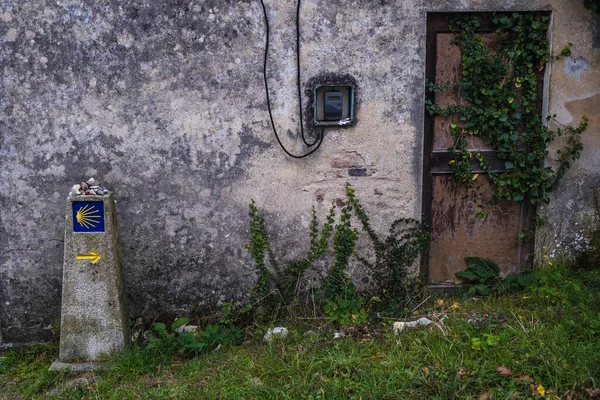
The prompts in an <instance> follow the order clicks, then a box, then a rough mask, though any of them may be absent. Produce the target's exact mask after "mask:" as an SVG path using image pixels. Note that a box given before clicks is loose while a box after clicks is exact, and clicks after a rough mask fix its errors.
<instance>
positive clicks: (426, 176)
mask: <svg viewBox="0 0 600 400" xmlns="http://www.w3.org/2000/svg"><path fill="white" fill-rule="evenodd" d="M527 12H531V11H527ZM459 13H469V12H459ZM452 14H455V13H448V12H428V13H427V17H426V23H427V28H426V49H425V51H426V57H425V78H426V80H427V81H429V82H433V83H435V77H436V67H437V65H436V61H437V34H438V33H452V31H451V30H450V29H449V26H448V20H447V18H448V16H450V15H452ZM477 14H479V15H481V16H482V20H481V28H480V31H481V32H482V33H486V32H494V31H495V25H494V23H493V22H492V21H491V19H490V18H489V17H488V15H489V14H491V13H489V12H480V13H479V12H478V13H477ZM537 14H539V15H540V16H541V15H549V14H550V12H547V11H546V12H544V11H540V12H537ZM549 29H550V28H549ZM547 69H548V65H547V63H546V65H545V68H543V70H542V71H538V73H537V76H538V85H537V103H536V109H537V112H538V113H539V114H540V118H541V117H542V116H543V113H542V110H543V95H544V87H545V85H544V83H545V82H544V77H545V74H546V72H547ZM425 100H431V101H432V103H433V104H435V92H430V91H428V90H427V89H426V88H425ZM434 121H435V116H430V115H429V113H428V112H427V110H425V112H424V129H423V133H424V138H423V174H422V176H423V182H422V196H421V201H422V202H421V210H422V213H423V223H424V224H425V226H426V228H427V230H428V231H429V233H430V234H431V232H432V222H433V213H432V197H433V172H435V173H437V174H450V173H451V169H450V167H449V166H448V162H449V161H450V160H451V159H452V156H451V154H450V153H449V152H446V153H441V152H438V153H433V139H434V137H433V135H434ZM482 153H483V154H484V156H485V158H486V161H487V162H488V165H489V166H490V169H491V170H492V171H494V172H501V171H504V161H503V160H500V159H499V158H498V157H497V156H496V154H495V152H494V151H482ZM542 164H543V160H542V162H541V163H540V165H542ZM471 165H472V169H473V172H474V173H485V172H484V171H483V170H482V168H481V166H480V165H479V163H478V162H477V161H476V160H475V159H473V161H472V164H471ZM535 215H536V206H535V205H533V204H532V203H531V200H530V198H529V196H525V199H524V200H523V201H522V202H521V207H520V226H519V233H522V232H523V231H524V230H528V231H529V232H531V236H532V238H531V239H530V240H529V241H527V242H526V243H519V244H518V255H517V272H521V271H524V270H526V269H528V267H530V266H531V264H532V262H533V251H534V240H533V235H534V234H535V231H534V228H535V226H534V225H535V224H534V221H533V219H534V218H535ZM419 269H420V274H421V276H422V277H423V278H424V279H425V282H426V283H427V284H428V285H429V286H430V287H432V288H436V287H437V288H440V289H443V288H445V287H449V286H450V287H460V286H461V285H460V284H451V285H448V284H443V283H437V284H430V283H429V282H428V278H429V269H430V265H429V249H427V250H426V251H425V252H424V253H423V256H422V257H421V261H420V268H419Z"/></svg>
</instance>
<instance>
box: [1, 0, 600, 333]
mask: <svg viewBox="0 0 600 400" xmlns="http://www.w3.org/2000/svg"><path fill="white" fill-rule="evenodd" d="M582 2H583V1H582V0H581V1H579V0H574V1H569V2H567V3H569V4H563V3H565V2H563V1H560V0H553V1H545V2H544V1H516V0H515V1H505V2H502V5H498V4H497V2H494V1H486V0H479V1H477V0H445V1H443V0H428V1H425V0H406V1H401V0H396V1H393V0H378V1H373V0H369V1H367V0H349V1H341V0H335V1H331V0H304V1H303V5H302V20H301V26H302V35H303V38H302V52H301V65H302V76H303V84H304V86H305V87H307V86H308V82H310V81H311V79H312V80H314V79H316V77H319V76H323V75H326V74H347V75H350V76H351V77H352V78H354V79H355V80H356V82H357V99H356V101H357V115H356V119H357V123H356V125H355V126H354V127H351V128H346V129H337V130H331V131H329V132H327V135H326V137H325V140H324V141H323V145H322V147H321V149H320V150H319V151H318V152H317V153H315V154H314V155H313V156H311V157H309V158H308V159H303V160H295V159H291V158H289V157H287V156H285V154H284V153H283V152H282V150H281V149H280V148H279V146H278V145H277V143H276V141H275V138H274V137H273V133H272V131H271V127H270V124H269V121H268V114H267V111H266V100H265V95H264V87H263V80H262V57H263V50H264V24H263V16H262V10H261V6H260V2H259V1H258V0H248V1H242V0H226V1H216V0H199V1H182V0H168V1H163V2H153V1H147V0H145V1H144V0H134V1H129V2H119V1H116V0H95V1H92V0H85V1H81V0H77V1H73V0H64V1H60V2H48V3H45V2H25V1H10V0H9V1H4V2H2V3H1V4H0V66H1V73H2V91H0V114H1V115H0V163H1V164H0V167H1V168H0V330H1V332H0V337H1V338H3V339H2V340H4V342H5V343H6V342H26V341H31V340H43V339H48V338H49V337H51V335H52V330H53V328H54V326H55V325H56V323H57V321H58V318H59V312H60V289H61V270H62V258H63V235H64V215H63V210H64V201H65V197H66V195H67V193H68V191H69V189H70V187H71V185H72V184H74V183H76V182H79V181H81V180H82V179H84V178H89V177H91V176H93V177H95V178H96V179H97V180H99V181H100V182H101V183H102V184H103V185H104V186H106V187H108V188H109V189H111V190H113V191H114V192H115V197H116V199H117V214H118V221H119V227H120V236H121V247H122V254H123V269H124V274H125V280H126V286H127V288H126V289H127V293H128V297H129V305H130V315H131V316H139V315H145V316H149V315H156V314H159V313H162V312H176V311H177V310H182V309H189V308H191V307H200V309H206V310H208V309H211V308H214V307H215V306H216V305H218V304H219V302H221V301H224V300H227V299H232V298H241V297H243V296H244V295H245V293H246V288H247V287H248V286H250V285H252V284H253V282H254V280H255V278H256V277H255V275H254V272H253V267H252V264H251V260H250V258H249V256H248V254H247V252H246V250H245V248H244V245H245V243H246V242H247V240H248V228H247V222H248V217H247V205H248V203H249V201H250V198H254V199H255V200H256V202H257V204H258V206H259V207H260V208H261V209H262V210H263V211H264V212H265V214H266V222H267V226H268V228H269V230H270V233H271V236H272V241H273V243H274V244H275V246H276V251H277V253H278V254H279V255H280V257H281V258H283V259H291V258H293V257H297V256H299V255H301V254H302V253H303V252H305V251H306V248H307V245H308V243H307V242H308V234H307V233H308V224H309V222H310V213H311V211H310V210H311V206H312V205H314V206H315V207H316V208H317V211H318V213H319V215H321V216H323V215H324V214H325V213H326V211H327V209H328V208H329V204H330V203H331V201H335V200H336V199H341V198H343V197H344V184H345V182H346V181H347V180H348V181H350V182H351V183H352V184H353V185H354V186H355V188H356V191H357V195H358V196H359V197H360V198H361V200H362V201H363V203H364V206H365V208H366V209H367V210H368V211H369V212H370V215H371V216H372V220H373V223H374V226H375V228H376V229H377V230H378V231H380V232H382V233H383V232H385V231H386V230H387V228H388V227H389V223H390V222H391V221H392V220H393V219H395V218H399V217H419V216H420V213H421V181H422V139H423V109H424V106H423V98H424V68H425V20H426V13H427V12H428V11H432V12H433V11H435V12H437V11H490V10H517V11H518V10H554V11H555V13H554V26H553V32H552V35H553V51H554V52H555V53H556V52H560V49H561V48H562V47H563V46H564V45H565V44H566V42H569V41H570V42H573V43H574V46H573V57H572V59H571V60H567V59H562V60H560V61H554V60H553V61H552V64H553V65H552V77H551V79H552V81H551V83H550V93H549V95H550V106H549V107H550V113H556V114H559V120H560V121H561V122H564V123H573V121H577V120H578V118H579V117H580V115H581V114H582V113H584V112H586V113H588V116H590V117H592V115H591V113H592V111H593V110H595V109H596V110H597V109H598V107H597V106H598V96H599V94H598V93H599V92H598V90H599V89H598V88H599V87H600V85H599V84H598V80H599V73H598V61H599V60H598V57H599V55H598V54H599V53H598V43H599V42H600V40H598V37H597V36H598V31H599V28H598V19H596V20H594V18H593V16H592V15H591V13H590V12H587V11H586V10H584V9H583V6H582V4H580V3H582ZM265 3H266V5H267V8H268V12H269V18H270V24H271V35H272V36H271V53H270V57H269V66H268V75H269V83H270V93H271V100H272V108H273V114H274V118H275V121H276V125H277V128H278V131H279V132H280V135H281V139H282V141H283V142H284V143H285V145H286V146H287V147H288V148H289V149H290V150H291V151H293V152H295V153H302V152H303V151H304V149H303V148H302V147H301V146H300V145H299V142H300V137H299V133H298V122H299V117H298V112H297V110H298V103H297V98H296V87H295V79H296V69H295V25H294V24H295V2H293V1H284V0H265ZM571 3H572V4H571ZM594 35H595V36H594ZM567 63H571V64H577V65H575V66H574V65H571V67H565V66H566V65H567ZM565 68H566V69H565ZM310 102H311V99H309V98H308V97H306V96H304V98H303V107H304V109H306V108H307V107H310V105H309V103H310ZM304 122H305V125H308V124H309V122H310V121H308V120H306V119H305V121H304ZM599 124H600V122H599V121H598V119H597V115H595V116H594V117H593V118H591V119H590V127H589V128H588V131H587V132H586V134H585V139H584V140H585V143H586V145H587V147H586V150H585V152H584V154H582V160H580V161H579V162H578V163H577V164H576V166H575V169H574V170H573V171H571V172H569V177H568V179H565V185H566V186H569V185H571V186H572V185H575V187H576V188H579V189H578V190H579V191H580V193H581V195H580V198H581V200H582V202H581V204H579V200H575V199H574V198H573V196H571V195H569V194H568V192H567V191H566V190H565V189H563V190H560V191H558V192H557V193H556V195H555V196H554V199H553V203H552V204H553V207H555V208H549V209H547V210H545V212H547V213H548V215H550V216H551V218H552V224H559V225H560V226H562V227H565V229H567V227H569V226H571V224H570V223H569V222H568V220H565V218H566V217H565V215H564V214H566V213H563V211H562V210H563V209H565V208H566V209H568V210H570V211H569V212H570V213H571V214H572V215H579V213H585V212H589V204H587V203H586V201H587V200H586V199H589V195H588V188H589V187H590V185H591V184H592V183H594V184H597V182H598V180H600V173H599V171H600V165H598V164H599V163H600V157H598V154H596V153H597V152H598V151H600V150H599V147H598V146H597V145H594V141H596V142H597V140H595V139H596V136H598V135H599V134H600V132H599V128H598V126H599ZM308 131H309V133H311V134H313V135H314V132H312V130H311V129H309V130H308ZM576 182H579V183H576ZM566 186H565V188H566ZM569 190H570V189H569ZM571 201H575V202H576V204H577V205H569V204H570V203H569V202H571ZM582 215H583V214H582ZM553 226H554V225H553ZM353 274H354V279H355V280H356V282H357V283H358V284H359V285H368V284H369V283H370V278H369V276H368V274H366V273H365V272H364V271H361V270H360V269H356V268H355V269H354V270H353Z"/></svg>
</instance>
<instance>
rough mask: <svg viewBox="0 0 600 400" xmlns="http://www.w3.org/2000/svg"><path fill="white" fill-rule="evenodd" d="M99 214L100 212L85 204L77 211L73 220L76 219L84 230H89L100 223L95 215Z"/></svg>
mask: <svg viewBox="0 0 600 400" xmlns="http://www.w3.org/2000/svg"><path fill="white" fill-rule="evenodd" d="M99 212H100V210H97V209H96V208H94V206H92V205H89V204H86V205H85V206H83V207H80V208H79V210H77V214H76V215H75V218H76V219H77V222H78V223H79V225H81V226H82V227H84V228H86V229H90V228H94V227H95V226H96V224H97V223H99V222H100V216H99V215H95V214H97V213H99Z"/></svg>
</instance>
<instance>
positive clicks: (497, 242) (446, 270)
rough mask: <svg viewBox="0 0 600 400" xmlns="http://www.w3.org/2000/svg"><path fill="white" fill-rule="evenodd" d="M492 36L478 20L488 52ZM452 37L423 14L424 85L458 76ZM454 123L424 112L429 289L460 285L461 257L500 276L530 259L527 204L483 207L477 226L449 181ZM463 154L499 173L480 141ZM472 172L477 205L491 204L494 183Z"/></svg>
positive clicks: (444, 24)
mask: <svg viewBox="0 0 600 400" xmlns="http://www.w3.org/2000/svg"><path fill="white" fill-rule="evenodd" d="M493 31H494V27H493V25H492V24H491V22H489V20H487V19H485V18H483V19H482V25H481V32H480V33H479V35H480V37H481V38H482V39H483V41H484V42H485V43H486V45H487V47H488V48H491V49H492V50H493V48H494V45H495V44H494V40H495V36H494V35H492V33H493ZM453 38H454V34H453V33H452V32H451V31H450V29H449V25H448V17H447V14H429V15H428V19H427V65H426V75H427V79H428V81H430V82H434V83H436V82H437V83H442V82H449V81H456V80H459V79H460V78H461V77H462V66H461V62H462V61H461V60H462V55H461V49H460V47H458V46H457V45H456V44H454V43H453ZM538 87H540V88H541V87H542V85H541V84H540V85H539V86H538ZM427 96H428V98H429V99H430V100H431V101H432V102H433V103H434V104H435V105H437V106H440V107H448V106H452V105H465V104H466V100H465V98H464V96H463V95H462V94H461V91H460V88H458V87H454V88H451V89H446V90H444V91H441V92H437V93H428V94H427ZM538 97H539V98H540V99H541V96H538ZM539 107H540V108H541V103H540V105H539ZM455 120H456V116H447V117H444V116H435V117H431V116H429V114H428V113H427V112H426V117H425V140H424V143H425V152H424V162H423V166H424V170H423V172H424V181H423V212H424V215H425V221H426V222H427V224H428V226H429V227H430V230H431V245H430V249H429V254H427V255H426V256H425V257H424V258H423V266H422V267H423V269H424V272H425V275H426V278H427V280H428V282H429V283H430V284H445V283H460V279H459V278H457V277H456V276H455V275H454V274H455V273H456V272H458V271H462V270H464V269H465V268H466V267H467V266H466V264H465V261H464V258H465V257H470V256H472V257H485V258H489V259H491V260H492V261H494V262H496V263H497V264H498V265H499V266H500V270H501V274H502V275H506V274H508V273H510V272H519V271H521V270H523V269H525V267H526V266H527V264H529V263H530V260H531V253H532V245H531V243H530V242H525V243H522V242H523V241H522V240H520V234H523V233H524V232H525V233H531V228H532V226H531V225H532V224H531V220H532V215H533V212H534V209H533V206H531V202H530V201H528V200H527V199H525V201H523V202H520V203H517V202H512V201H503V202H499V203H496V204H494V205H488V206H486V212H487V213H488V217H487V219H485V220H483V221H482V220H480V219H479V218H477V217H476V211H477V210H476V205H475V204H474V202H473V201H472V197H471V196H470V194H469V192H468V191H467V189H466V188H465V187H464V186H463V185H460V184H456V183H455V182H454V180H453V177H452V171H451V169H450V166H449V164H448V163H449V162H450V160H452V159H453V156H452V154H451V153H449V152H448V150H447V149H448V147H450V146H451V145H452V136H451V134H450V124H451V123H452V122H453V121H455ZM468 150H470V151H473V152H477V151H481V152H482V154H483V155H484V156H485V158H486V160H487V161H488V164H489V165H490V167H491V169H492V170H493V171H496V172H501V171H503V170H504V162H503V161H501V160H499V159H498V157H497V156H496V153H495V152H494V150H493V149H492V148H490V147H489V146H486V144H485V143H483V141H481V140H480V139H479V138H477V137H471V138H470V141H469V145H468ZM472 167H473V172H474V173H478V174H479V176H478V177H477V181H476V183H477V185H478V186H479V185H480V186H481V189H480V194H481V195H482V200H481V202H480V204H485V203H487V202H488V201H490V200H492V196H493V193H494V187H493V184H492V183H491V182H490V180H489V178H488V177H487V175H486V174H485V173H484V171H483V170H482V169H481V167H480V165H479V163H478V162H477V161H476V160H475V159H473V162H472Z"/></svg>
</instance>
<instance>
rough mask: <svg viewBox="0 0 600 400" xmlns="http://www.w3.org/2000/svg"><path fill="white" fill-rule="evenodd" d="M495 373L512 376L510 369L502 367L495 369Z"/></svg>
mask: <svg viewBox="0 0 600 400" xmlns="http://www.w3.org/2000/svg"><path fill="white" fill-rule="evenodd" d="M496 371H498V372H500V375H504V376H512V374H513V373H512V371H511V370H510V369H508V368H506V367H505V366H503V365H501V366H499V367H498V368H496Z"/></svg>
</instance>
